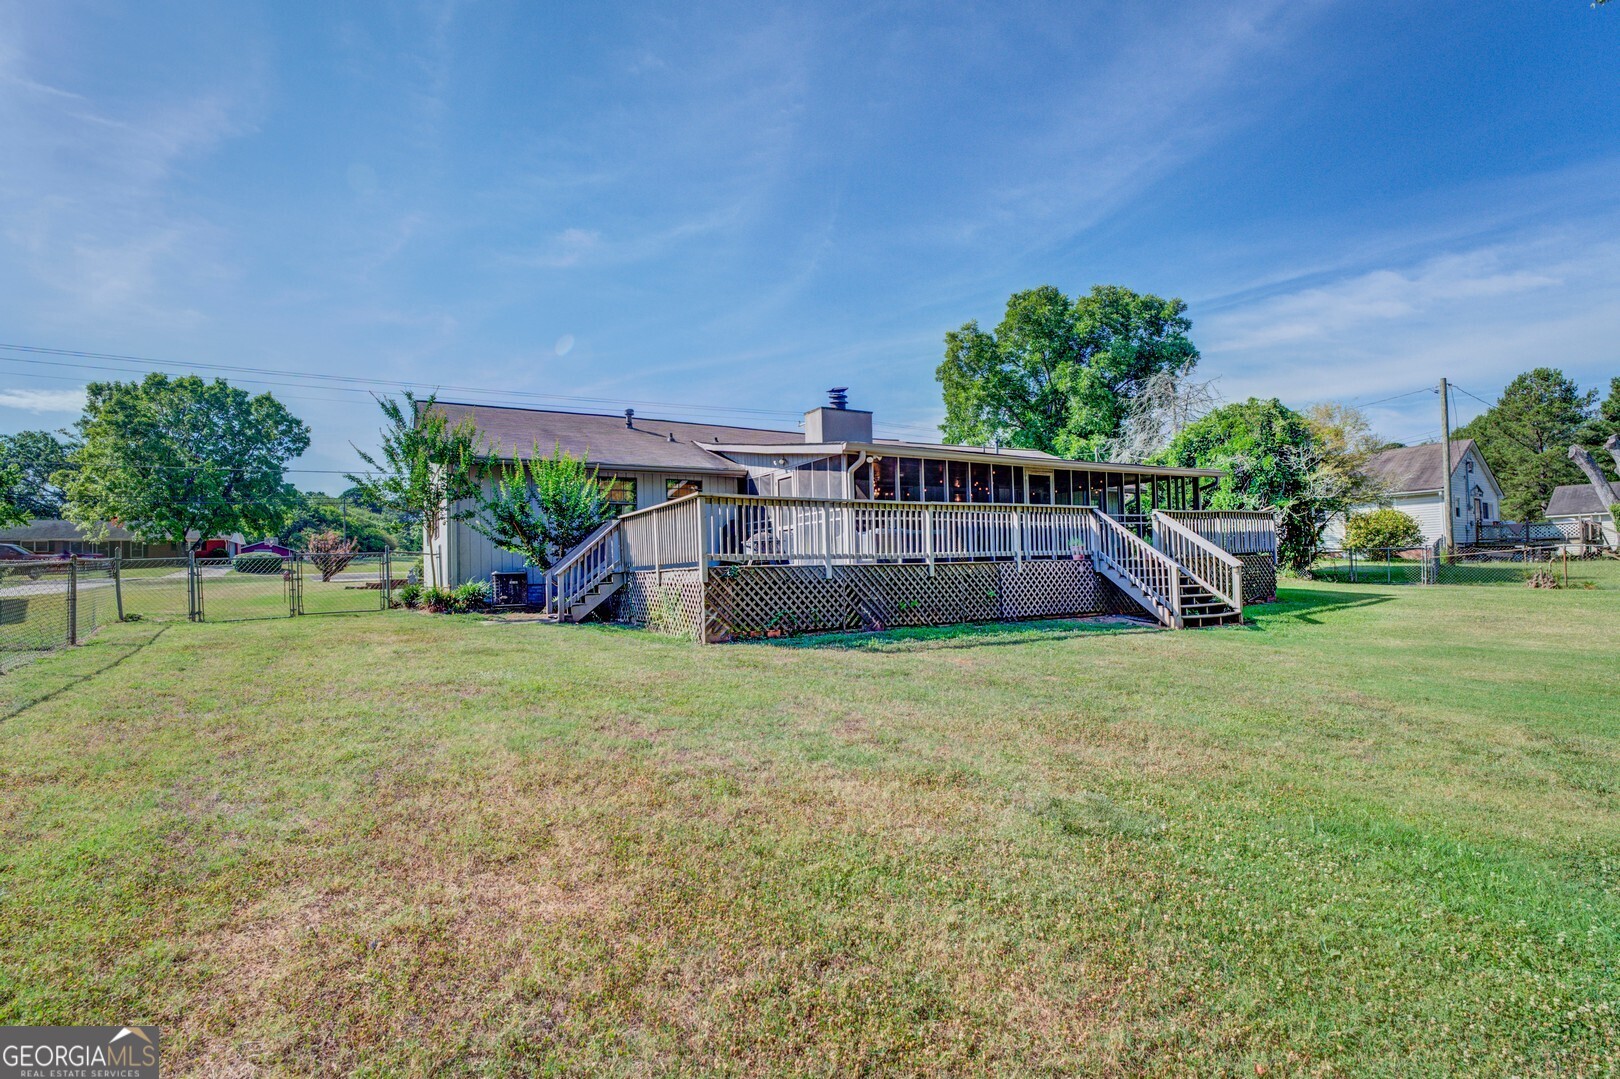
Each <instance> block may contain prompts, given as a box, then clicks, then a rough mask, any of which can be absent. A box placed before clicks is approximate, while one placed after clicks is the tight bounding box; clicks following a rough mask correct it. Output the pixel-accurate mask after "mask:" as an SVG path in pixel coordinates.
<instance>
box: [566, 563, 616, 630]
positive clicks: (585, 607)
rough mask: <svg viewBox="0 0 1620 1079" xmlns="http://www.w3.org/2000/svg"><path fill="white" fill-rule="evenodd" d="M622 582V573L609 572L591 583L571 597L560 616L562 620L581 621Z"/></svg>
mask: <svg viewBox="0 0 1620 1079" xmlns="http://www.w3.org/2000/svg"><path fill="white" fill-rule="evenodd" d="M622 584H624V574H622V573H610V574H608V575H607V576H606V577H603V578H602V579H601V580H599V581H597V582H596V583H595V584H593V585H591V587H590V588H588V589H586V590H585V591H584V592H582V593H580V594H579V595H578V596H575V597H573V600H572V602H571V603H569V604H568V606H567V607H566V608H564V609H563V612H562V614H561V616H560V618H561V620H562V621H564V622H583V621H585V618H586V616H587V615H589V614H590V613H591V612H592V611H594V610H596V608H597V607H599V606H601V604H602V602H603V601H604V600H606V599H607V598H608V597H610V596H612V595H613V593H615V592H617V591H618V590H619V587H620V586H621V585H622Z"/></svg>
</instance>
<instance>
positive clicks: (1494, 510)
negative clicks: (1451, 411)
mask: <svg viewBox="0 0 1620 1079" xmlns="http://www.w3.org/2000/svg"><path fill="white" fill-rule="evenodd" d="M1444 461H1445V457H1444V454H1443V452H1442V449H1441V445H1440V443H1438V442H1431V443H1426V444H1424V445H1421V446H1401V447H1399V448H1397V449H1392V450H1385V451H1383V452H1382V453H1378V454H1375V455H1373V457H1372V459H1371V460H1369V461H1368V462H1367V472H1368V474H1369V475H1370V476H1372V478H1373V479H1375V480H1377V481H1378V482H1379V484H1380V485H1381V486H1382V487H1383V489H1384V490H1385V491H1386V492H1387V496H1388V501H1387V502H1385V503H1384V505H1387V506H1389V507H1392V508H1394V509H1398V510H1400V511H1402V512H1403V513H1408V514H1411V515H1412V517H1413V518H1415V519H1416V520H1417V523H1418V527H1419V528H1421V529H1422V530H1423V539H1424V542H1425V543H1433V542H1434V541H1435V540H1437V539H1439V538H1440V537H1441V536H1442V535H1443V534H1444V533H1445V513H1446V510H1445V506H1444V503H1443V499H1442V496H1441V490H1442V479H1443V477H1444V476H1445V471H1446V469H1445V463H1444ZM1377 508H1378V507H1377V506H1372V505H1367V506H1357V507H1355V508H1354V509H1352V510H1351V511H1350V512H1351V513H1365V512H1367V511H1368V510H1373V509H1377ZM1501 515H1502V485H1501V484H1500V483H1498V482H1497V480H1496V474H1495V473H1494V472H1492V471H1491V466H1490V465H1489V464H1488V463H1486V461H1485V457H1484V455H1483V454H1482V453H1480V451H1479V446H1478V445H1476V444H1475V442H1474V440H1473V439H1471V438H1464V439H1458V440H1456V441H1453V442H1452V443H1451V530H1452V536H1453V538H1454V539H1455V540H1456V542H1457V543H1463V544H1467V543H1475V542H1477V541H1478V540H1479V539H1480V538H1481V531H1482V529H1481V526H1484V525H1494V524H1498V523H1500V521H1501ZM1343 541H1344V519H1343V518H1339V519H1337V520H1335V521H1333V522H1332V523H1331V524H1329V526H1328V529H1327V532H1326V533H1325V542H1326V543H1327V545H1328V546H1330V547H1332V546H1337V545H1338V544H1340V543H1342V542H1343Z"/></svg>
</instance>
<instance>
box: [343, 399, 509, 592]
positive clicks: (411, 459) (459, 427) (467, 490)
mask: <svg viewBox="0 0 1620 1079" xmlns="http://www.w3.org/2000/svg"><path fill="white" fill-rule="evenodd" d="M377 405H378V407H379V408H381V409H382V414H383V420H384V425H383V429H382V431H381V448H380V449H379V450H378V451H377V455H375V456H373V455H372V454H370V453H367V452H366V451H365V450H362V449H361V448H360V447H359V446H355V447H354V452H355V453H357V454H359V455H360V459H361V460H362V461H364V462H365V463H366V464H367V465H368V466H369V467H370V468H371V470H372V472H371V474H370V475H366V476H356V475H350V476H348V477H347V478H348V480H349V482H350V483H352V484H354V490H355V491H356V493H357V494H359V495H360V497H361V498H363V499H365V500H366V501H367V502H369V503H370V504H372V505H374V506H377V507H380V508H382V509H384V510H385V511H389V512H393V513H397V514H399V515H400V516H402V517H405V518H409V519H417V520H420V521H421V522H422V539H423V542H424V543H425V544H426V545H427V547H428V549H429V550H430V551H433V550H435V543H436V541H437V540H438V537H439V533H440V531H441V530H442V529H443V528H445V527H446V526H448V525H449V524H450V522H452V521H468V520H471V519H472V518H473V517H474V516H475V515H476V514H477V512H478V505H477V499H478V496H479V494H480V490H479V486H478V479H477V476H476V475H475V471H474V470H475V469H476V467H477V466H478V463H479V459H480V455H481V454H482V453H483V449H484V440H483V438H482V436H480V435H479V434H478V429H477V428H476V427H475V426H474V425H473V422H472V420H471V419H470V418H468V419H463V420H460V421H458V422H456V423H451V422H450V418H449V417H448V416H447V415H445V413H444V410H443V409H441V408H439V407H438V401H437V398H436V397H435V395H433V394H429V395H428V396H427V397H425V398H421V399H418V398H417V397H416V396H415V395H414V394H412V393H411V391H410V390H406V391H405V393H404V398H403V400H399V399H395V398H392V397H378V398H377ZM351 445H352V443H351ZM435 568H436V574H435V576H436V577H437V579H438V580H439V581H440V582H441V583H442V582H443V581H444V572H445V567H444V566H443V565H438V566H436V567H435Z"/></svg>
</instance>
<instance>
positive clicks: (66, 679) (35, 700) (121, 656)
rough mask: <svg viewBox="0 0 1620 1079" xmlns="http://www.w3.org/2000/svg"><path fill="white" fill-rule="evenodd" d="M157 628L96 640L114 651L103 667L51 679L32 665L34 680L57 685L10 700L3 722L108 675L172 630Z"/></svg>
mask: <svg viewBox="0 0 1620 1079" xmlns="http://www.w3.org/2000/svg"><path fill="white" fill-rule="evenodd" d="M154 630H155V632H153V633H151V634H148V635H147V636H145V637H141V638H138V639H136V640H132V641H97V642H95V644H94V647H95V648H97V649H105V650H106V651H107V652H110V653H111V658H109V659H107V661H106V662H105V663H102V664H101V665H100V666H97V667H94V668H92V669H90V670H87V671H73V672H71V673H64V675H63V676H62V677H61V678H60V679H51V678H49V676H44V677H42V676H41V675H40V673H39V671H38V669H37V668H32V667H30V668H29V669H28V670H29V674H30V676H31V677H30V678H29V681H33V680H34V679H35V678H38V679H40V680H41V681H44V682H45V684H46V685H47V686H49V685H50V684H52V682H54V683H55V688H54V689H46V690H45V691H44V692H41V693H35V694H32V695H30V696H28V697H25V698H23V699H21V700H13V701H11V702H9V706H7V707H5V709H4V711H0V721H3V720H7V719H11V718H12V717H13V716H18V715H21V714H22V713H24V712H26V711H28V710H29V709H30V708H33V707H35V706H36V705H41V704H44V703H45V702H46V701H49V700H53V699H55V698H57V697H60V696H61V695H62V694H64V693H66V692H67V691H68V690H70V689H74V688H75V687H77V686H80V685H83V684H84V683H85V682H88V681H90V679H92V678H95V677H96V676H97V675H101V674H105V673H106V672H108V671H110V670H112V669H113V668H114V667H116V666H118V665H119V664H121V663H123V662H124V661H125V660H127V659H129V658H130V657H132V656H134V655H136V654H137V653H139V652H142V651H144V650H145V649H146V648H147V647H149V646H150V645H151V644H152V643H153V642H154V641H156V640H157V639H158V638H159V637H161V636H163V635H164V634H165V633H167V632H168V631H169V627H168V626H166V625H163V626H156V627H154ZM73 655H79V656H83V655H86V653H85V652H83V651H75V652H69V653H68V654H67V655H65V656H63V657H62V658H64V659H66V658H68V657H70V656H73ZM22 669H23V668H17V670H18V671H21V670H22ZM16 677H17V675H16V674H13V675H10V676H8V678H7V681H12V680H15V678H16ZM4 684H5V683H4V682H0V686H3V685H4ZM41 688H43V687H41Z"/></svg>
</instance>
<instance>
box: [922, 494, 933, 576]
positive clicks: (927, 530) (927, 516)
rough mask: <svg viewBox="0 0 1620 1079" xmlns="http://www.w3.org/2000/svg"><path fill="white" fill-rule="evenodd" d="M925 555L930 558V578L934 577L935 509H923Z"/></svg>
mask: <svg viewBox="0 0 1620 1079" xmlns="http://www.w3.org/2000/svg"><path fill="white" fill-rule="evenodd" d="M923 553H924V554H925V555H927V557H928V576H930V577H932V576H933V575H934V507H933V506H924V507H923Z"/></svg>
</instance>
